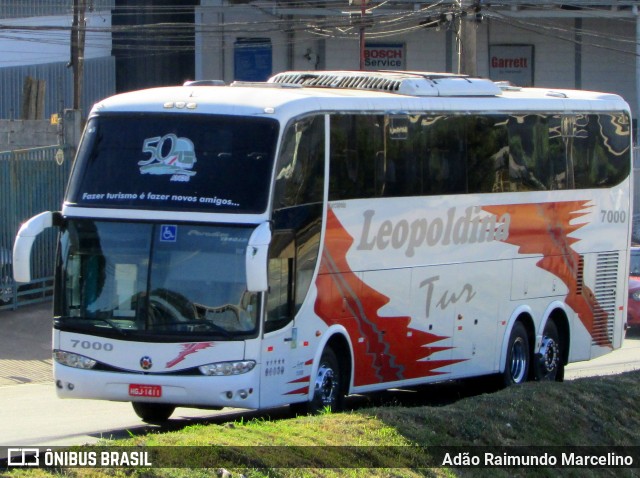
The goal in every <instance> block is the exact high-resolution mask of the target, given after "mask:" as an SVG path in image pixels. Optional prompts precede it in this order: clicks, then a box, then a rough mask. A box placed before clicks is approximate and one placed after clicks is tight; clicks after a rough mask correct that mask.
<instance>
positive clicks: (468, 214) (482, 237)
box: [357, 206, 511, 257]
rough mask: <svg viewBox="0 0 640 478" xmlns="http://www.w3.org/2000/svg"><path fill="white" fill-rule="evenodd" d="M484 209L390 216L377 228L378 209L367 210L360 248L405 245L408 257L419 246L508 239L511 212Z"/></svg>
mask: <svg viewBox="0 0 640 478" xmlns="http://www.w3.org/2000/svg"><path fill="white" fill-rule="evenodd" d="M482 213H483V211H482V209H481V208H480V207H478V206H470V207H468V208H466V209H465V210H464V213H463V214H458V213H457V209H456V208H455V207H452V208H450V209H449V210H448V211H447V214H446V215H445V217H434V218H433V219H427V218H418V219H415V220H413V221H411V222H409V221H408V220H406V219H400V220H398V221H396V222H394V221H392V220H389V219H387V220H384V221H382V222H380V223H379V225H378V226H377V229H376V226H375V225H374V220H373V217H374V216H375V214H376V212H375V211H374V210H373V209H368V210H366V211H365V212H364V213H363V215H364V225H363V227H362V234H361V235H360V241H359V243H358V247H357V248H358V250H364V251H371V250H373V249H379V250H384V249H386V248H387V247H389V246H391V247H392V248H393V249H404V253H405V255H406V256H407V257H413V255H414V254H415V250H416V249H417V248H420V247H425V246H431V247H433V246H437V245H443V246H447V245H449V244H455V245H459V244H473V243H480V242H491V241H505V240H506V239H507V238H508V237H509V224H510V222H511V216H510V215H509V214H508V213H505V214H503V215H502V216H500V217H499V218H498V217H497V216H496V215H494V214H486V213H485V214H482Z"/></svg>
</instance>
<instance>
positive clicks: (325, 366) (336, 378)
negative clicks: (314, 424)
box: [308, 347, 344, 413]
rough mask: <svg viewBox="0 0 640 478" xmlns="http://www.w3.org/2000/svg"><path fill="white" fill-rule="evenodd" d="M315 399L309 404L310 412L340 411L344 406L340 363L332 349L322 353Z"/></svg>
mask: <svg viewBox="0 0 640 478" xmlns="http://www.w3.org/2000/svg"><path fill="white" fill-rule="evenodd" d="M313 387H314V389H313V398H312V399H311V401H310V402H309V406H308V409H309V412H310V413H319V412H322V411H334V412H335V411H339V410H341V409H342V407H343V405H344V392H343V387H342V374H341V370H340V362H338V358H337V357H336V354H335V352H334V351H333V349H331V347H327V348H326V349H324V351H323V352H322V356H321V357H320V364H319V365H318V374H317V375H316V379H315V381H314V383H313Z"/></svg>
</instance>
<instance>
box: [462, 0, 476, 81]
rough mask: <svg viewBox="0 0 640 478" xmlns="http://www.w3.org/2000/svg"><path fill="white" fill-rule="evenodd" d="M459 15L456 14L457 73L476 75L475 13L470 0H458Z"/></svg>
mask: <svg viewBox="0 0 640 478" xmlns="http://www.w3.org/2000/svg"><path fill="white" fill-rule="evenodd" d="M458 7H459V9H460V15H458V25H457V27H458V28H457V37H458V38H457V42H458V73H460V74H464V75H469V76H478V67H477V65H478V62H477V57H476V33H477V32H476V25H475V14H474V15H471V16H469V15H468V13H469V12H471V7H472V5H471V2H470V0H458Z"/></svg>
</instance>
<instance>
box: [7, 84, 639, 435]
mask: <svg viewBox="0 0 640 478" xmlns="http://www.w3.org/2000/svg"><path fill="white" fill-rule="evenodd" d="M630 124H631V119H630V113H629V106H628V105H627V104H626V103H625V102H624V101H623V100H622V99H621V98H620V97H618V96H616V95H612V94H603V93H594V92H584V91H570V90H547V89H531V88H515V87H510V86H507V85H501V84H496V83H493V82H491V81H489V80H485V79H477V78H468V77H463V76H456V75H447V74H430V73H413V72H344V71H334V72H329V71H326V72H320V71H319V72H287V73H281V74H278V75H276V76H274V77H273V78H271V79H270V80H269V81H268V82H267V83H234V84H232V85H230V86H224V85H218V84H217V83H215V82H211V84H206V82H195V83H191V84H186V85H184V86H180V87H168V88H157V89H150V90H145V91H137V92H132V93H126V94H122V95H117V96H114V97H112V98H108V99H105V100H104V101H102V102H100V103H98V104H97V105H95V107H94V108H93V110H92V112H91V114H90V117H89V118H88V121H87V125H86V128H85V131H84V136H83V139H82V142H81V145H80V147H79V151H78V154H77V158H76V160H75V165H74V168H73V172H72V174H71V178H70V181H69V185H68V190H67V193H66V197H65V200H64V204H63V205H62V211H60V212H44V213H42V214H40V215H38V216H35V217H33V218H32V219H30V220H29V221H28V222H26V223H25V224H24V225H23V227H22V228H21V230H20V232H19V234H18V237H17V239H16V243H15V246H14V262H13V267H14V273H15V278H16V280H17V281H22V282H24V281H28V280H29V277H30V259H29V255H30V250H31V245H32V243H33V241H34V239H35V237H36V236H37V235H38V234H39V233H40V232H41V231H42V230H43V229H44V228H46V227H50V226H57V227H58V228H59V244H58V257H57V266H56V277H55V284H56V285H55V296H54V311H53V312H54V317H53V327H54V333H53V349H54V350H53V356H54V377H55V384H56V387H57V392H58V395H59V396H60V397H64V398H89V399H105V400H118V401H130V402H132V403H133V406H134V409H135V411H136V413H137V414H138V415H139V416H140V417H141V418H142V419H144V420H146V421H152V422H153V421H162V420H166V419H167V418H168V417H169V416H170V415H171V413H172V412H173V410H174V408H175V407H176V406H193V407H206V408H219V407H241V408H253V409H255V408H266V407H274V406H280V405H283V404H295V405H296V406H297V407H299V408H305V409H308V410H312V411H313V410H318V409H323V408H325V407H331V408H333V409H338V408H340V406H341V405H342V403H343V397H344V396H345V395H347V394H353V393H364V392H370V391H374V390H381V389H388V388H394V387H409V386H414V385H419V384H425V383H430V382H435V381H443V380H451V379H460V378H465V377H471V376H480V375H494V376H496V377H498V378H499V380H500V381H501V382H503V383H504V384H505V385H508V384H511V383H521V382H524V381H526V380H561V379H562V377H563V370H564V366H565V365H566V364H567V363H569V362H574V361H581V360H589V359H591V358H594V357H596V356H599V355H602V354H604V353H607V352H609V351H611V350H613V349H616V348H618V347H620V345H621V343H622V340H623V335H624V323H625V317H626V307H627V272H628V252H629V239H630V220H631V210H630V208H631V202H632V201H631V193H632V192H631V177H630V173H631V153H632V148H631V132H630V129H631V128H630Z"/></svg>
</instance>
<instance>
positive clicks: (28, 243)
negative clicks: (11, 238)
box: [13, 211, 59, 282]
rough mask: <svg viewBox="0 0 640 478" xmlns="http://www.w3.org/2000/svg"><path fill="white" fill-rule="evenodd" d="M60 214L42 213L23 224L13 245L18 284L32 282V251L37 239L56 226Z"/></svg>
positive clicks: (14, 269)
mask: <svg viewBox="0 0 640 478" xmlns="http://www.w3.org/2000/svg"><path fill="white" fill-rule="evenodd" d="M58 216H59V214H58V213H54V212H51V211H46V212H41V213H40V214H38V215H37V216H33V217H32V218H31V219H29V220H28V221H27V222H25V223H24V224H22V226H21V227H20V230H19V231H18V235H17V236H16V240H15V242H14V243H13V278H14V279H15V281H16V282H30V281H31V249H32V247H33V243H34V242H35V240H36V237H38V235H39V234H40V233H41V232H42V231H44V230H45V229H47V228H49V227H51V226H53V225H56V224H57V220H56V217H58Z"/></svg>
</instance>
